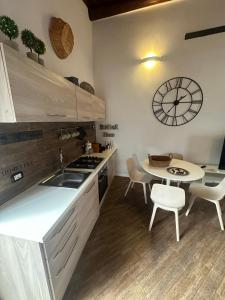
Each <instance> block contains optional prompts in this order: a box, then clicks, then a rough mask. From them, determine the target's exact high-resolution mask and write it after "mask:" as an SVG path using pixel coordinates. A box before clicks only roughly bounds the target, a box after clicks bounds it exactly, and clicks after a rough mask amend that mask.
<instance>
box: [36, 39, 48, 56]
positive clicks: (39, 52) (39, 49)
mask: <svg viewBox="0 0 225 300" xmlns="http://www.w3.org/2000/svg"><path fill="white" fill-rule="evenodd" d="M34 51H35V52H36V53H37V55H38V57H39V55H43V54H44V53H45V52H46V47H45V43H44V42H42V41H41V40H40V39H38V38H36V39H35V43H34Z"/></svg>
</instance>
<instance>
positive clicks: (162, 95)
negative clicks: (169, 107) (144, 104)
mask: <svg viewBox="0 0 225 300" xmlns="http://www.w3.org/2000/svg"><path fill="white" fill-rule="evenodd" d="M157 92H158V94H159V95H160V96H161V97H162V98H164V96H165V94H162V93H161V92H160V91H159V90H158V91H157Z"/></svg>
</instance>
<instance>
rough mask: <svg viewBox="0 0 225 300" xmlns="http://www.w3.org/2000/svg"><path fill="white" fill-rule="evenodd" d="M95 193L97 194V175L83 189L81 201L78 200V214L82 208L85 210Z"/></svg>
mask: <svg viewBox="0 0 225 300" xmlns="http://www.w3.org/2000/svg"><path fill="white" fill-rule="evenodd" d="M96 195H98V180H97V177H95V178H94V180H93V181H92V182H91V183H90V184H89V185H88V187H87V188H86V190H85V191H84V194H83V198H82V201H80V202H79V215H80V213H82V211H83V210H87V209H88V206H89V202H91V201H92V200H93V199H92V198H94V197H95V196H96Z"/></svg>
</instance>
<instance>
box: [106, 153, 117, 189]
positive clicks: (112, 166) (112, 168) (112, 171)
mask: <svg viewBox="0 0 225 300" xmlns="http://www.w3.org/2000/svg"><path fill="white" fill-rule="evenodd" d="M107 168H108V183H109V185H111V183H112V181H113V178H114V176H115V175H116V152H114V153H113V155H112V156H111V157H110V158H109V160H108V162H107Z"/></svg>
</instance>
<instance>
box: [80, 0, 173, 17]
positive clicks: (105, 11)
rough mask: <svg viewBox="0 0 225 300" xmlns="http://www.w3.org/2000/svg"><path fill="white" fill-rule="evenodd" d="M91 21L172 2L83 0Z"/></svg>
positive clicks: (163, 0) (158, 0) (159, 0)
mask: <svg viewBox="0 0 225 300" xmlns="http://www.w3.org/2000/svg"><path fill="white" fill-rule="evenodd" d="M83 1H84V3H85V4H86V5H87V7H88V11H89V17H90V20H91V21H94V20H98V19H102V18H106V17H110V16H115V15H118V14H122V13H125V12H128V11H132V10H135V9H139V8H143V7H147V6H151V5H157V4H159V3H163V2H168V1H172V0H83Z"/></svg>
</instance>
